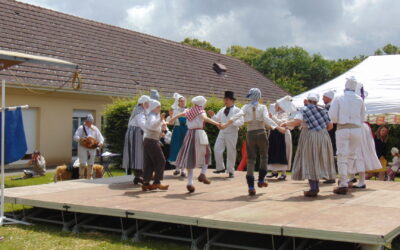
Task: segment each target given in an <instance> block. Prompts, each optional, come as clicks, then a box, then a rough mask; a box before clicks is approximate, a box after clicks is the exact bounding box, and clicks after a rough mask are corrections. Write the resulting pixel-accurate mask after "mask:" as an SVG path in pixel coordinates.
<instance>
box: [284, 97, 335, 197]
mask: <svg viewBox="0 0 400 250" xmlns="http://www.w3.org/2000/svg"><path fill="white" fill-rule="evenodd" d="M318 100H319V95H318V94H314V93H310V94H309V95H308V97H307V100H305V102H304V104H305V106H304V107H303V108H302V109H301V111H300V112H298V113H297V115H296V116H295V119H294V121H290V122H287V123H284V124H282V126H284V127H289V126H293V127H296V126H300V125H301V126H302V129H301V133H300V139H299V146H298V149H297V152H296V155H295V158H294V162H293V170H292V179H293V180H308V183H309V185H310V190H309V191H305V192H304V196H306V197H315V196H317V195H318V193H319V179H321V178H324V177H325V178H327V179H333V178H335V176H336V171H335V161H334V158H333V148H332V143H331V139H330V137H329V134H328V131H327V130H330V129H332V128H333V124H332V122H331V121H330V119H329V116H328V112H327V111H326V110H325V109H323V108H320V107H318V106H317V103H318Z"/></svg>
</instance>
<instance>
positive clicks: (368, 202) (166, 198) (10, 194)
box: [5, 171, 400, 245]
mask: <svg viewBox="0 0 400 250" xmlns="http://www.w3.org/2000/svg"><path fill="white" fill-rule="evenodd" d="M165 176H166V177H165V180H164V182H163V183H164V184H169V185H170V189H169V190H168V191H166V192H165V191H152V192H142V191H141V188H140V186H135V185H133V184H132V182H131V179H132V177H131V176H122V177H113V178H105V179H98V180H92V181H87V180H75V181H66V182H59V183H53V184H45V185H38V186H29V187H19V188H9V189H6V193H5V195H6V202H9V203H14V204H24V205H28V206H34V207H41V208H49V209H55V210H65V209H66V208H67V209H68V211H69V212H78V213H88V214H99V215H109V216H116V217H124V218H125V217H129V218H136V219H143V220H150V221H159V222H169V223H177V224H184V225H192V226H198V227H204V228H210V229H226V230H234V231H245V232H254V233H261V234H270V235H279V236H288V237H301V238H312V239H322V240H333V241H341V242H355V243H363V244H374V245H384V244H386V243H388V242H390V241H391V240H392V239H393V238H394V237H395V236H397V235H399V234H400V217H399V216H397V215H398V213H399V211H400V183H394V182H380V181H368V182H367V189H366V190H362V191H358V190H354V191H352V192H350V193H349V194H348V195H345V196H339V195H334V194H333V193H332V189H333V185H322V188H321V192H320V195H319V197H318V198H305V197H303V190H306V189H307V185H306V182H295V181H285V182H276V181H270V185H269V187H268V188H264V189H257V192H258V193H257V195H256V196H255V197H249V196H248V195H247V187H246V180H245V173H244V172H237V173H236V178H234V179H228V178H226V175H225V174H220V175H213V174H211V171H209V174H208V176H209V178H210V180H211V181H212V183H211V185H204V184H202V183H199V182H197V180H196V181H195V186H196V192H195V193H193V194H188V193H187V191H186V180H184V179H181V178H179V177H173V176H172V172H171V171H167V172H166V174H165Z"/></svg>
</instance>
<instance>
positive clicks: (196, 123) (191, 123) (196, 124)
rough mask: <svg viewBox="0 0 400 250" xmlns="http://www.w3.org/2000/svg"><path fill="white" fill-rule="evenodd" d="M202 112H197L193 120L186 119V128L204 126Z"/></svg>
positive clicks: (201, 127)
mask: <svg viewBox="0 0 400 250" xmlns="http://www.w3.org/2000/svg"><path fill="white" fill-rule="evenodd" d="M203 115H204V113H203V114H199V115H198V116H196V118H194V119H193V120H191V121H189V119H188V120H187V126H188V129H195V128H199V129H203V127H204V117H203Z"/></svg>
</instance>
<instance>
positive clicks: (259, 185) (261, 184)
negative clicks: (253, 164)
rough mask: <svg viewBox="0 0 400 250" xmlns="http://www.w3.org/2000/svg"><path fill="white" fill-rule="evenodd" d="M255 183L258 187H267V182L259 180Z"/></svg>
mask: <svg viewBox="0 0 400 250" xmlns="http://www.w3.org/2000/svg"><path fill="white" fill-rule="evenodd" d="M257 185H258V187H259V188H263V187H264V188H266V187H268V182H259V183H257Z"/></svg>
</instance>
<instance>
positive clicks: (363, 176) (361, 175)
mask: <svg viewBox="0 0 400 250" xmlns="http://www.w3.org/2000/svg"><path fill="white" fill-rule="evenodd" d="M358 175H359V176H360V179H359V180H358V183H357V186H359V187H360V186H363V185H365V172H362V173H358Z"/></svg>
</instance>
